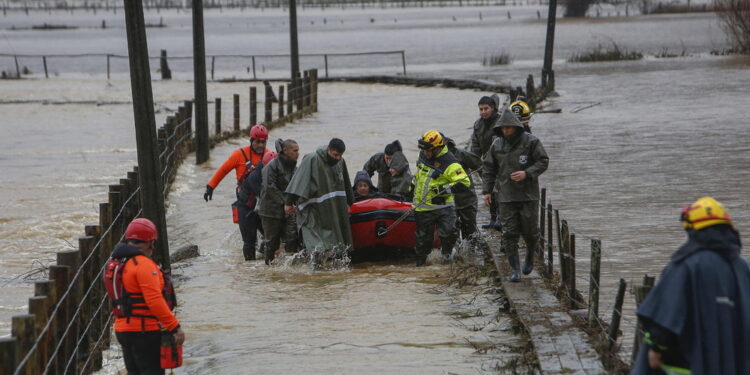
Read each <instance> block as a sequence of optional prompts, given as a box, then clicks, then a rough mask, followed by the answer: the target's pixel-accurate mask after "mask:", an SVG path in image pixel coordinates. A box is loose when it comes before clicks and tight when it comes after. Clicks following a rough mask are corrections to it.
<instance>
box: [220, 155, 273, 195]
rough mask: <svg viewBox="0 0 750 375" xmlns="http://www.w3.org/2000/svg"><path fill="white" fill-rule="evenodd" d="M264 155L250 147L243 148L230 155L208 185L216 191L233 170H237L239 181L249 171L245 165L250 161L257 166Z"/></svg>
mask: <svg viewBox="0 0 750 375" xmlns="http://www.w3.org/2000/svg"><path fill="white" fill-rule="evenodd" d="M243 152H244V156H243ZM266 152H268V149H265V150H263V154H265V153H266ZM263 154H256V153H255V151H253V149H251V148H250V145H247V146H243V147H241V148H238V149H236V150H234V151H233V152H232V154H231V155H229V158H227V160H225V161H224V164H222V165H221V166H220V167H219V169H217V170H216V172H214V176H213V177H211V180H209V181H208V185H209V186H211V187H212V188H214V189H216V187H217V186H219V183H220V182H221V180H223V179H224V177H225V176H226V175H227V174H228V173H229V172H230V171H231V170H232V169H234V170H235V173H236V174H237V180H239V179H240V177H242V175H243V174H244V173H245V170H246V169H247V167H246V166H245V163H246V162H247V161H250V162H251V163H252V165H256V164H258V162H259V161H261V160H262V159H263Z"/></svg>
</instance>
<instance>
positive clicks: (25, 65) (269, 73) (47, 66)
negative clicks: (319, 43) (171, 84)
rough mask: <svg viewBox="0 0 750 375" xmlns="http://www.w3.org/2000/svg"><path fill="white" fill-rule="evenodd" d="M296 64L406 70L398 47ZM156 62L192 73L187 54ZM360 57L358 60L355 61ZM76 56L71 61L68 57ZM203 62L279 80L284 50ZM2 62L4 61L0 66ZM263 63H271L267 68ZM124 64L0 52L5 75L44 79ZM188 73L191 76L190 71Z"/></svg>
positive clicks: (110, 58) (120, 69)
mask: <svg viewBox="0 0 750 375" xmlns="http://www.w3.org/2000/svg"><path fill="white" fill-rule="evenodd" d="M299 56H300V59H301V63H303V64H304V65H306V66H313V67H319V68H320V69H322V71H323V77H325V78H329V77H332V76H334V74H330V71H333V70H334V69H337V70H338V71H339V72H340V73H339V76H345V75H347V73H346V72H352V71H357V72H362V71H367V70H368V69H370V70H372V69H378V70H381V69H383V67H384V66H386V64H377V63H375V62H374V61H373V58H375V57H379V56H385V57H386V58H385V59H382V60H381V61H378V62H380V63H386V62H391V63H392V64H391V65H389V66H393V69H392V70H393V73H398V74H403V75H406V53H405V51H403V50H399V51H366V52H343V53H308V54H304V53H303V54H300V55H299ZM149 59H150V60H152V61H155V62H157V63H156V64H152V65H151V66H155V67H158V69H159V72H160V74H161V77H162V79H170V78H171V77H172V73H173V72H174V73H177V72H181V73H185V74H188V75H190V74H192V72H193V57H192V56H171V57H170V56H168V54H167V51H166V50H161V54H160V56H154V57H149ZM360 60H361V61H360ZM72 61H75V62H72ZM206 61H207V62H208V64H207V66H206V70H207V72H208V73H209V74H210V77H211V80H215V79H226V78H234V79H237V78H239V79H254V80H257V79H267V80H280V79H278V77H282V76H285V75H287V74H288V73H287V72H288V71H289V70H288V69H284V68H285V64H288V62H289V61H290V60H289V55H285V54H276V55H273V54H267V55H245V54H236V55H207V56H206ZM2 64H5V65H2ZM267 66H273V69H268V68H267ZM128 69H129V65H128V55H119V54H112V53H84V54H48V55H39V54H0V70H3V72H2V74H3V76H4V78H23V77H24V76H35V75H39V76H41V74H42V73H44V77H45V78H49V77H50V72H52V75H59V74H60V72H62V71H66V70H67V71H69V72H70V73H87V74H104V73H106V75H107V79H111V77H112V74H114V73H127V72H128ZM190 78H192V75H190Z"/></svg>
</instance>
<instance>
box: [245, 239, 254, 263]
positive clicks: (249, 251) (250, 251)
mask: <svg viewBox="0 0 750 375" xmlns="http://www.w3.org/2000/svg"><path fill="white" fill-rule="evenodd" d="M242 254H243V255H244V256H245V260H255V244H248V243H245V244H243V245H242Z"/></svg>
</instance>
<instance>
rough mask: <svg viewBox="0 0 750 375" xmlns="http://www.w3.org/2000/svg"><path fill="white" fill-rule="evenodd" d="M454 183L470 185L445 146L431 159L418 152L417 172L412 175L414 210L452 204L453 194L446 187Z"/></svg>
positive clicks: (450, 205)
mask: <svg viewBox="0 0 750 375" xmlns="http://www.w3.org/2000/svg"><path fill="white" fill-rule="evenodd" d="M456 184H463V185H464V186H465V187H470V186H471V182H470V180H469V176H468V175H467V174H466V171H464V169H463V168H462V167H461V164H459V163H458V160H457V159H456V157H455V156H454V155H453V154H452V153H450V152H449V151H448V147H447V146H443V149H442V150H440V153H439V154H438V156H437V157H436V158H435V159H434V160H431V161H428V160H426V159H425V157H424V154H423V153H422V152H420V153H419V160H418V161H417V172H416V174H415V175H414V204H415V205H416V211H432V210H437V209H440V208H445V207H452V206H454V197H453V194H452V193H451V192H450V189H447V188H448V187H450V186H454V185H456Z"/></svg>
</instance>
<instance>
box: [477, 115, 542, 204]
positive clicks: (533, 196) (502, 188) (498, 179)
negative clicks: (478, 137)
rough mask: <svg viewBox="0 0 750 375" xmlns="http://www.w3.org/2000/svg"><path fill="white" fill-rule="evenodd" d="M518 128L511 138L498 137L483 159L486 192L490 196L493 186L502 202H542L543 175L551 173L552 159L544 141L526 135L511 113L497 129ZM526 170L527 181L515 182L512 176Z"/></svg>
mask: <svg viewBox="0 0 750 375" xmlns="http://www.w3.org/2000/svg"><path fill="white" fill-rule="evenodd" d="M502 126H515V127H516V128H517V129H516V131H515V133H514V134H513V135H512V136H510V137H508V139H506V138H504V137H498V138H495V140H494V141H493V142H492V146H490V150H489V151H488V152H487V154H486V155H485V156H484V158H483V166H484V167H483V170H482V182H483V184H482V193H483V194H490V193H491V192H492V190H493V187H494V188H495V189H497V192H498V202H500V203H507V202H529V201H536V200H539V175H541V174H542V173H544V171H546V170H547V166H548V165H549V157H548V156H547V152H546V151H544V147H543V146H542V142H541V141H539V139H537V138H536V137H535V136H533V135H531V134H529V133H526V132H525V131H524V129H523V125H522V124H521V122H520V121H518V119H517V118H516V116H515V115H513V113H512V112H510V111H509V110H507V109H506V110H505V111H503V115H502V116H501V118H500V121H498V123H497V125H496V126H495V128H497V130H498V131H500V127H502ZM517 171H526V178H525V179H523V180H522V181H513V180H511V179H510V174H511V173H513V172H517Z"/></svg>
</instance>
